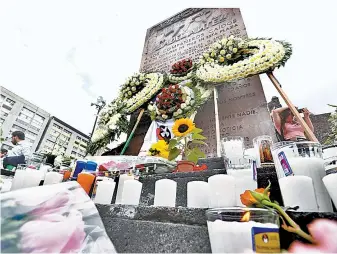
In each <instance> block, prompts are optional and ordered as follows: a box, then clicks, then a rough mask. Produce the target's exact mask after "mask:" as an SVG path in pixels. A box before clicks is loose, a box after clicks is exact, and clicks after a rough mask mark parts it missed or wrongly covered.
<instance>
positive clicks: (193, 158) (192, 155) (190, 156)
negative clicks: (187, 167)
mask: <svg viewBox="0 0 337 254" xmlns="http://www.w3.org/2000/svg"><path fill="white" fill-rule="evenodd" d="M187 160H188V161H192V162H194V163H197V162H198V160H199V157H198V155H196V154H195V153H194V152H193V151H191V152H190V153H189V154H188V155H187Z"/></svg>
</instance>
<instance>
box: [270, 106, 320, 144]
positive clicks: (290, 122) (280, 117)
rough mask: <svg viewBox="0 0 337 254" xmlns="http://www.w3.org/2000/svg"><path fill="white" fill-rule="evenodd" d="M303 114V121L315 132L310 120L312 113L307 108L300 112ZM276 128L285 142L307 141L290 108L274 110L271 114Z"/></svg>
mask: <svg viewBox="0 0 337 254" xmlns="http://www.w3.org/2000/svg"><path fill="white" fill-rule="evenodd" d="M299 113H303V119H304V121H305V122H306V123H307V125H308V126H309V128H310V129H311V131H314V126H313V125H312V122H311V120H310V116H309V115H310V112H309V110H308V109H307V108H304V109H301V110H299ZM271 115H272V118H273V121H274V125H275V128H276V130H277V132H278V133H279V134H280V135H281V137H282V138H283V140H284V141H303V140H307V138H306V137H305V133H304V129H303V127H302V126H301V125H300V124H299V122H298V121H297V119H296V117H295V116H294V115H293V113H292V112H291V111H290V109H289V108H288V107H282V108H277V109H274V110H273V111H272V113H271Z"/></svg>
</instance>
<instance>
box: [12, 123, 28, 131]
mask: <svg viewBox="0 0 337 254" xmlns="http://www.w3.org/2000/svg"><path fill="white" fill-rule="evenodd" d="M11 131H12V132H14V131H22V132H25V131H26V129H24V128H22V127H20V126H18V125H16V124H13V127H12V129H11Z"/></svg>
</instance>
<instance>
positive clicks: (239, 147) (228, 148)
mask: <svg viewBox="0 0 337 254" xmlns="http://www.w3.org/2000/svg"><path fill="white" fill-rule="evenodd" d="M222 148H223V150H224V152H225V156H226V157H227V158H228V160H229V164H230V165H233V166H235V165H241V164H242V163H243V153H244V149H243V148H244V145H243V140H242V139H231V140H225V141H223V143H222Z"/></svg>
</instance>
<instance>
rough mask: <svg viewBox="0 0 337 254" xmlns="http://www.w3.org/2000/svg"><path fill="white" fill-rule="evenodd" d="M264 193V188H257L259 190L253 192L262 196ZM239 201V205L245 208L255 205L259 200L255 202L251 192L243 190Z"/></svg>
mask: <svg viewBox="0 0 337 254" xmlns="http://www.w3.org/2000/svg"><path fill="white" fill-rule="evenodd" d="M264 191H265V189H264V188H259V189H256V190H255V191H254V192H256V193H260V194H263V193H264ZM269 194H270V192H268V196H269ZM240 199H241V203H242V204H243V205H245V206H252V205H255V204H258V203H259V200H257V199H256V198H255V197H254V196H253V195H252V191H250V190H245V192H244V193H243V194H241V195H240Z"/></svg>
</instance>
